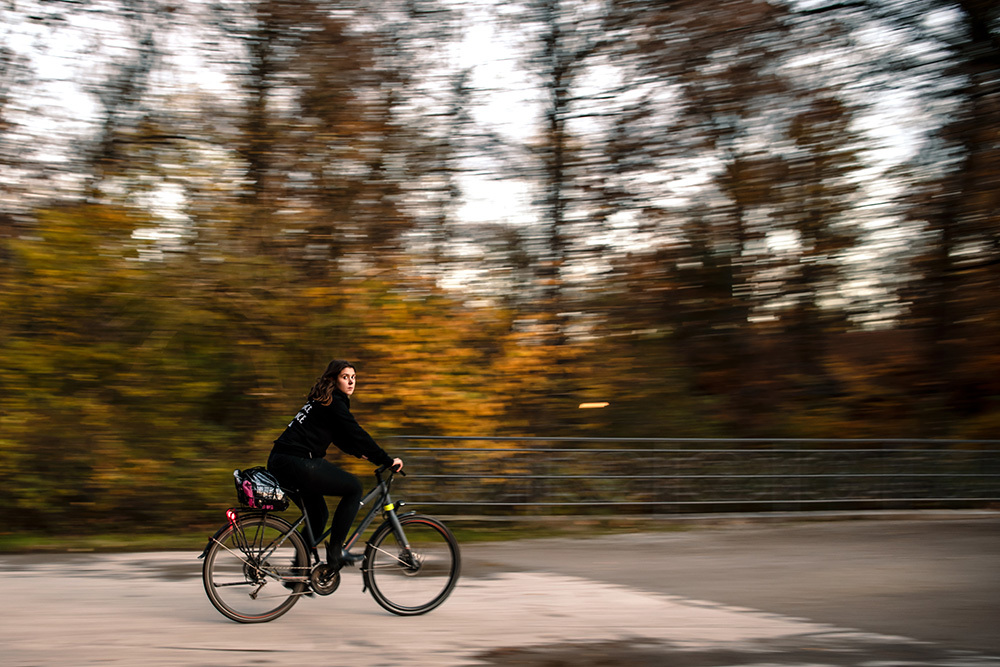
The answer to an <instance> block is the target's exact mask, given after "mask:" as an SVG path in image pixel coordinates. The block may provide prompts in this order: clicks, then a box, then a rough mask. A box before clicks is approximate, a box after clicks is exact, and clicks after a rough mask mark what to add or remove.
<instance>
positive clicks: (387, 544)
mask: <svg viewBox="0 0 1000 667" xmlns="http://www.w3.org/2000/svg"><path fill="white" fill-rule="evenodd" d="M399 522H400V524H401V525H402V527H403V534H402V535H399V534H397V533H396V531H395V530H394V529H393V527H392V524H391V523H389V522H386V523H384V524H382V525H381V526H380V527H379V529H378V530H377V531H375V534H374V535H373V536H372V539H371V540H370V541H369V542H368V548H367V549H366V550H365V563H364V567H363V572H364V580H365V586H366V587H367V588H368V589H369V590H370V591H371V594H372V597H374V598H375V601H376V602H378V603H379V604H380V605H382V607H383V608H385V609H387V610H388V611H391V612H392V613H394V614H399V615H400V616H415V615H417V614H424V613H426V612H428V611H430V610H431V609H434V608H436V607H438V606H439V605H440V604H441V603H442V602H444V601H445V600H446V599H447V598H448V595H449V594H451V591H452V589H453V588H455V584H456V582H458V575H459V572H460V570H461V558H460V556H459V551H458V542H457V541H455V536H454V535H452V534H451V531H450V530H448V528H447V526H445V525H444V524H443V523H441V522H440V521H438V520H437V519H434V518H431V517H429V516H421V515H419V514H412V515H409V516H402V517H399ZM404 539H405V543H404Z"/></svg>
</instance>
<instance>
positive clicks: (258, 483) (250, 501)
mask: <svg viewBox="0 0 1000 667" xmlns="http://www.w3.org/2000/svg"><path fill="white" fill-rule="evenodd" d="M233 477H234V478H235V479H236V498H237V499H239V501H240V504H241V505H244V506H246V507H252V508H254V509H258V510H274V511H278V512H280V511H282V510H285V509H288V496H287V495H285V492H284V491H283V490H282V488H281V484H279V483H278V480H277V479H275V478H274V475H272V474H271V473H269V472H268V471H267V468H260V467H257V468H248V469H246V470H234V471H233Z"/></svg>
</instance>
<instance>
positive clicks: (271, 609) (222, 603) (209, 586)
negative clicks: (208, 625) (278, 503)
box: [202, 513, 309, 623]
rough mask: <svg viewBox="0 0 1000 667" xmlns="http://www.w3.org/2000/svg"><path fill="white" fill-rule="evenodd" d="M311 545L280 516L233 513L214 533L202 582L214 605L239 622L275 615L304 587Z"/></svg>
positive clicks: (206, 555)
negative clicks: (228, 522) (238, 514)
mask: <svg viewBox="0 0 1000 667" xmlns="http://www.w3.org/2000/svg"><path fill="white" fill-rule="evenodd" d="M308 576H309V551H308V550H307V549H306V545H305V542H304V541H303V539H302V537H301V536H300V535H299V534H298V533H297V532H296V531H295V530H293V529H292V526H291V524H289V523H288V522H287V521H285V520H284V519H281V518H279V517H276V516H273V515H271V514H267V513H260V514H256V513H255V514H251V515H246V514H244V515H240V516H237V517H236V518H235V519H234V520H233V521H232V522H231V523H230V524H229V525H228V526H226V527H225V528H223V529H221V530H220V531H219V533H217V535H216V536H215V537H214V538H213V539H212V542H211V544H210V545H209V547H208V550H207V551H206V553H205V562H204V564H203V565H202V582H203V583H204V585H205V592H206V593H207V594H208V599H209V600H210V601H211V603H212V605H213V606H214V607H215V608H216V609H218V610H219V611H220V612H221V613H222V614H223V615H224V616H226V617H227V618H230V619H232V620H234V621H237V622H239V623H265V622H267V621H273V620H274V619H276V618H278V617H279V616H281V615H282V614H284V613H285V612H287V611H288V610H289V609H291V608H292V606H294V605H295V603H296V602H298V599H299V598H300V597H301V596H302V594H303V593H304V592H305V591H306V589H307V587H308V584H307V583H306V579H308Z"/></svg>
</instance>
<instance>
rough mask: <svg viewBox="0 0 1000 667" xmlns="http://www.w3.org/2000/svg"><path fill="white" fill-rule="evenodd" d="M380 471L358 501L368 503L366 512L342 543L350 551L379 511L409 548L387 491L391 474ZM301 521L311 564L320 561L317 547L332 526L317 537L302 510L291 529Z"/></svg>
mask: <svg viewBox="0 0 1000 667" xmlns="http://www.w3.org/2000/svg"><path fill="white" fill-rule="evenodd" d="M382 472H383V471H382V469H381V468H380V469H378V470H376V471H375V478H376V479H377V480H378V483H377V484H376V485H375V486H374V487H372V489H371V490H370V491H369V492H368V493H366V494H365V497H364V498H362V499H361V502H360V503H359V507H365V506H366V505H368V506H369V508H368V512H367V513H366V514H365V516H364V517H363V518H362V519H361V523H360V524H358V527H357V528H355V529H354V532H352V533H351V534H350V536H349V537H348V538H347V543H346V544H345V545H344V549H346V550H348V551H350V549H351V547H353V546H354V545H355V544H356V543H357V541H358V538H359V537H361V535H363V534H364V532H365V531H366V530H368V527H369V526H371V524H372V522H373V521H374V520H375V517H376V516H377V514H378V513H379V511H382V512H384V513H385V515H386V517H387V519H388V521H389V522H390V523H391V524H392V528H393V530H394V531H395V532H396V534H397V535H398V536H399V538H400V540H401V541H402V543H403V544H405V545H406V546H407V548H409V542H407V541H406V535H405V534H404V532H403V526H402V525H401V524H400V523H399V518H398V517H397V516H396V507H397V504H396V503H394V502H393V501H392V496H391V495H390V493H389V490H390V487H391V486H392V475H391V474H390V476H389V477H388V478H387V479H383V478H382ZM286 491H288V489H286ZM291 495H292V497H293V498H296V497H297V496H296V494H295V493H294V492H292V493H291ZM404 504H405V503H403V502H402V501H401V502H399V503H398V506H399V507H402V506H403V505H404ZM296 506H297V507H300V510H301V506H300V505H299V504H298V503H296ZM303 523H305V534H304V535H303V537H305V538H306V543H307V544H306V545H307V546H308V547H309V551H310V553H311V554H312V560H313V564H317V563H321V562H323V561H322V560H321V559H320V556H319V551H318V550H317V547H318V546H319V545H320V544H322V543H323V540H325V539H326V538H327V536H329V535H330V531H331V530H332V526H331V527H330V528H327V529H326V530H325V531H324V532H323V534H322V535H320V536H319V537H318V538H317V537H315V535H314V533H313V529H312V524H310V523H309V517H308V515H306V513H305V512H302V515H301V516H300V517H299V518H298V519H297V520H296V521H295V523H293V524H292V530H298V528H299V526H301V525H302V524H303Z"/></svg>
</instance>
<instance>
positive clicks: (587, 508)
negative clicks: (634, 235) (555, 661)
mask: <svg viewBox="0 0 1000 667" xmlns="http://www.w3.org/2000/svg"><path fill="white" fill-rule="evenodd" d="M393 440H394V441H395V442H394V443H393V451H402V452H403V455H404V457H405V458H406V462H407V466H408V467H409V468H410V469H411V470H415V471H416V470H419V471H420V472H419V474H417V475H413V476H411V477H409V478H407V479H406V481H405V482H404V483H405V492H404V497H405V498H406V499H407V500H408V501H410V502H412V503H414V504H419V505H421V506H430V507H431V508H433V509H434V511H437V512H444V513H451V514H462V515H467V516H480V517H483V518H488V517H493V518H510V519H515V520H516V519H525V518H531V517H536V518H540V517H546V516H563V515H586V516H595V517H600V516H614V515H618V516H620V515H629V516H633V517H646V518H657V517H665V516H675V515H678V514H690V513H715V512H798V511H828V510H888V509H893V510H899V509H988V508H991V507H997V508H1000V440H898V439H871V440H856V439H852V440H844V439H807V440H802V439H798V440H790V439H775V440H766V439H713V438H700V439H686V438H638V439H627V438H528V437H526V438H516V437H507V438H499V437H478V436H464V437H444V436H398V437H396V438H393Z"/></svg>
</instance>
